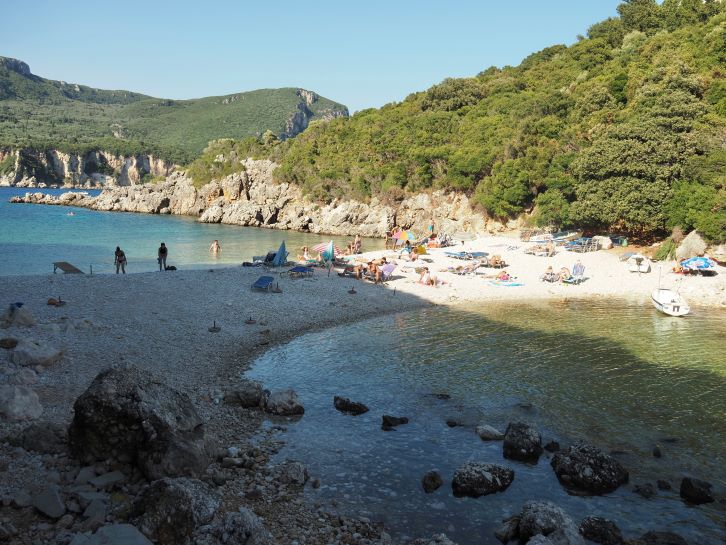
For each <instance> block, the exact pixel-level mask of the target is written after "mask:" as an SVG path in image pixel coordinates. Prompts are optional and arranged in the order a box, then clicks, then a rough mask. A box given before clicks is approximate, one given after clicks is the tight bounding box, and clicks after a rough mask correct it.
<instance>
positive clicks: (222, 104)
mask: <svg viewBox="0 0 726 545" xmlns="http://www.w3.org/2000/svg"><path fill="white" fill-rule="evenodd" d="M346 115H348V110H347V108H346V107H345V106H343V105H341V104H338V103H336V102H333V101H331V100H328V99H326V98H323V97H320V96H318V95H317V94H315V93H313V92H310V91H305V90H303V89H295V88H284V89H260V90H256V91H250V92H245V93H236V94H233V95H227V96H219V97H206V98H200V99H194V100H167V99H158V98H152V97H149V96H145V95H142V94H139V93H132V92H129V91H106V90H102V89H94V88H91V87H86V86H83V85H75V84H68V83H65V82H62V81H53V80H48V79H44V78H41V77H39V76H36V75H34V74H32V73H31V71H30V68H29V67H28V65H27V64H25V63H24V62H22V61H19V60H16V59H9V58H6V57H0V147H9V148H20V147H35V148H40V149H58V150H62V151H72V152H83V151H87V150H91V149H105V150H109V151H114V152H119V153H127V154H132V153H150V152H153V153H156V155H159V156H162V157H164V158H165V159H168V160H171V161H174V162H177V163H186V162H188V161H190V160H192V159H193V158H194V157H196V156H197V155H198V154H199V153H200V152H201V151H202V150H203V149H204V147H205V146H206V145H207V143H208V142H209V141H210V140H213V139H216V138H243V137H246V136H260V135H262V134H263V133H264V132H266V131H267V130H270V131H272V132H273V133H274V134H275V135H277V136H278V137H280V138H283V139H284V138H287V137H290V136H294V135H295V134H297V133H299V132H300V131H302V130H304V129H305V127H307V125H308V123H309V122H310V121H311V120H313V119H329V118H333V117H338V116H346Z"/></svg>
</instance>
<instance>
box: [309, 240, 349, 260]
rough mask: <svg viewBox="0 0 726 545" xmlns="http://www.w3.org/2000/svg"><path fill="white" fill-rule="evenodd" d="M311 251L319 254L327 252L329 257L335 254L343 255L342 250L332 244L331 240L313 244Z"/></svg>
mask: <svg viewBox="0 0 726 545" xmlns="http://www.w3.org/2000/svg"><path fill="white" fill-rule="evenodd" d="M313 252H318V253H321V254H324V253H326V252H327V254H328V255H329V256H330V258H331V259H332V258H333V257H334V256H336V255H343V250H341V249H340V248H339V247H338V246H336V245H335V244H333V241H332V240H331V241H330V242H321V243H320V244H318V245H316V246H313Z"/></svg>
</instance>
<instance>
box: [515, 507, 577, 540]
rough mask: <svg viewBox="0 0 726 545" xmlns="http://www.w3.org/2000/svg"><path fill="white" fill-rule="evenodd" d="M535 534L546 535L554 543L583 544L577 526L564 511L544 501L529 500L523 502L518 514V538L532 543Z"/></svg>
mask: <svg viewBox="0 0 726 545" xmlns="http://www.w3.org/2000/svg"><path fill="white" fill-rule="evenodd" d="M537 535H542V536H547V539H548V540H549V541H550V542H552V543H554V544H556V545H585V540H584V539H583V538H582V536H581V535H580V534H579V532H578V530H577V526H575V523H574V521H573V520H572V519H571V518H570V516H569V515H568V514H567V513H565V511H564V510H563V509H562V508H560V507H558V506H556V505H555V504H553V503H550V502H546V501H530V502H527V503H525V504H524V507H523V508H522V513H521V515H520V516H519V539H520V541H521V542H522V543H532V541H531V538H532V537H534V536H537Z"/></svg>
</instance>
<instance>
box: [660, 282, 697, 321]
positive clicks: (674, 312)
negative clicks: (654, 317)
mask: <svg viewBox="0 0 726 545" xmlns="http://www.w3.org/2000/svg"><path fill="white" fill-rule="evenodd" d="M650 299H651V301H652V302H653V306H654V307H655V308H657V309H658V310H660V311H661V312H662V313H664V314H667V315H668V316H685V315H686V314H688V313H689V312H691V307H689V306H688V303H686V300H685V299H683V297H681V296H680V295H679V294H678V293H677V292H675V291H673V290H669V289H667V288H657V289H654V290H653V293H652V294H651V296H650Z"/></svg>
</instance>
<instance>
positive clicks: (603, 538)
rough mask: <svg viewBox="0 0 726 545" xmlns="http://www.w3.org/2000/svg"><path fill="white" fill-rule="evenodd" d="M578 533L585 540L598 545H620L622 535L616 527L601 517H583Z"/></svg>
mask: <svg viewBox="0 0 726 545" xmlns="http://www.w3.org/2000/svg"><path fill="white" fill-rule="evenodd" d="M580 533H581V534H582V535H583V537H584V538H585V539H589V540H590V541H594V542H595V543H599V544H600V545H622V544H623V534H622V532H621V531H620V528H618V527H617V525H616V524H615V523H614V522H613V521H611V520H608V519H604V518H602V517H585V518H584V519H582V522H580Z"/></svg>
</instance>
